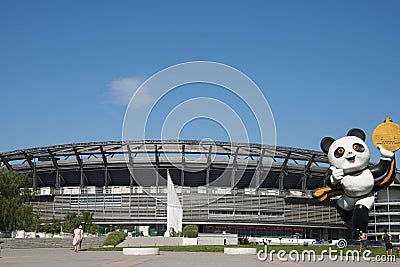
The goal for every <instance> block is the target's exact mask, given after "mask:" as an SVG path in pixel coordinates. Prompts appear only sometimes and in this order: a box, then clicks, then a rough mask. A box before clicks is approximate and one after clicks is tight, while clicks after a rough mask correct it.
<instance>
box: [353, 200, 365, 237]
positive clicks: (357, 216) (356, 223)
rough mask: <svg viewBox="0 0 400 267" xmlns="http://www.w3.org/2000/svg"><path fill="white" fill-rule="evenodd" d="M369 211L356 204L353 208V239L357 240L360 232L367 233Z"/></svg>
mask: <svg viewBox="0 0 400 267" xmlns="http://www.w3.org/2000/svg"><path fill="white" fill-rule="evenodd" d="M368 214H369V209H368V208H367V207H366V206H364V205H362V204H357V205H356V206H355V207H354V219H353V237H354V238H355V239H358V234H359V232H360V230H361V231H363V232H364V233H366V232H367V227H368V222H369V216H368Z"/></svg>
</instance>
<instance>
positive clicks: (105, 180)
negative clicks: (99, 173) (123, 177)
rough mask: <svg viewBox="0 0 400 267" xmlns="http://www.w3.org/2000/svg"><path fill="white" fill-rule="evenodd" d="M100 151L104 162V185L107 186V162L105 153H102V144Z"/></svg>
mask: <svg viewBox="0 0 400 267" xmlns="http://www.w3.org/2000/svg"><path fill="white" fill-rule="evenodd" d="M100 152H101V157H102V159H103V164H104V186H105V187H108V185H109V176H108V164H107V157H106V154H105V153H104V149H103V146H100Z"/></svg>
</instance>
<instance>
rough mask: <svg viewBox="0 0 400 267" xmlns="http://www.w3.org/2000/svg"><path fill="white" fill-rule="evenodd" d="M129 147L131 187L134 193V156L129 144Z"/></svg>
mask: <svg viewBox="0 0 400 267" xmlns="http://www.w3.org/2000/svg"><path fill="white" fill-rule="evenodd" d="M126 147H127V149H128V158H129V166H128V168H129V187H130V189H131V194H132V187H133V185H134V184H135V179H134V174H133V157H132V150H131V147H130V146H129V145H128V144H127V145H126Z"/></svg>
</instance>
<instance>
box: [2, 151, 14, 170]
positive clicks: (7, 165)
mask: <svg viewBox="0 0 400 267" xmlns="http://www.w3.org/2000/svg"><path fill="white" fill-rule="evenodd" d="M0 159H1V161H2V162H3V163H4V165H6V167H7V169H8V170H9V171H14V169H13V168H12V166H11V165H10V163H8V161H7V160H6V159H5V158H4V156H3V155H1V154H0Z"/></svg>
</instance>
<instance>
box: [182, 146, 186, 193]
mask: <svg viewBox="0 0 400 267" xmlns="http://www.w3.org/2000/svg"><path fill="white" fill-rule="evenodd" d="M181 186H185V145H182V166H181ZM182 192H183V191H182ZM182 194H183V193H182Z"/></svg>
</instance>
